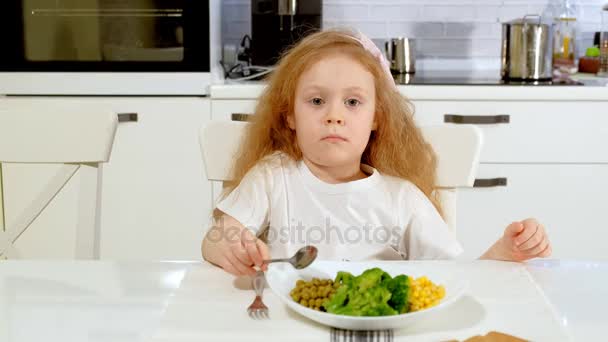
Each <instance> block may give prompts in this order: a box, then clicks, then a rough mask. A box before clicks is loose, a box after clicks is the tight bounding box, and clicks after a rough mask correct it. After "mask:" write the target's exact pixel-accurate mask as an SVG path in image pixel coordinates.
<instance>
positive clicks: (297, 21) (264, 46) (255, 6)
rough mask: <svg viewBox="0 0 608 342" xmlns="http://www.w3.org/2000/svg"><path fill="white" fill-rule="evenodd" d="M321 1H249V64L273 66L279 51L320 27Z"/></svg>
mask: <svg viewBox="0 0 608 342" xmlns="http://www.w3.org/2000/svg"><path fill="white" fill-rule="evenodd" d="M321 23H322V1H321V0H251V36H252V41H251V56H250V57H251V63H252V64H253V65H259V66H269V65H273V64H275V63H276V62H277V60H278V59H279V57H280V55H281V53H282V52H283V51H284V50H285V49H287V48H288V47H290V46H292V45H293V44H294V43H296V42H297V41H299V40H300V39H301V38H302V37H304V36H306V35H307V34H309V33H312V32H314V31H318V30H320V29H321Z"/></svg>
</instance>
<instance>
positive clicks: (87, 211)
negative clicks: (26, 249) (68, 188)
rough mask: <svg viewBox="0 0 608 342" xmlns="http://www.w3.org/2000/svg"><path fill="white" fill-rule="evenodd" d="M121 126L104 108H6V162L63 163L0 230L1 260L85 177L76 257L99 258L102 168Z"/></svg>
mask: <svg viewBox="0 0 608 342" xmlns="http://www.w3.org/2000/svg"><path fill="white" fill-rule="evenodd" d="M117 126H118V118H117V116H116V113H114V112H112V111H110V110H104V109H103V108H95V107H91V108H82V107H76V106H61V105H50V106H42V105H34V104H31V105H29V104H14V105H12V104H11V105H6V104H2V106H0V163H5V164H6V163H31V164H62V166H61V167H60V168H59V169H58V171H57V173H56V174H55V175H54V176H53V177H52V178H51V180H50V181H49V183H48V184H47V185H46V186H45V187H44V188H43V190H42V191H41V192H40V193H39V194H38V195H37V197H36V198H33V199H32V201H31V203H30V204H29V205H28V207H27V208H26V209H25V210H24V211H23V212H22V213H21V214H20V215H16V216H15V217H16V219H15V220H13V222H4V224H5V231H4V232H2V231H0V256H2V255H5V256H6V255H7V254H14V253H15V252H16V251H15V249H14V246H13V244H14V243H15V241H16V240H17V239H18V238H19V236H21V234H23V232H24V231H25V230H26V229H27V228H28V227H29V226H30V225H31V224H32V222H33V221H34V220H35V219H36V217H38V215H39V214H40V213H41V212H42V211H43V210H44V209H45V208H46V207H47V205H48V204H49V203H50V202H51V201H52V200H53V198H55V196H56V195H57V194H58V193H59V192H60V191H61V189H63V187H64V186H65V185H66V183H67V182H68V181H69V180H70V179H71V178H72V177H73V176H74V174H76V172H79V180H80V191H79V196H80V197H79V203H78V207H79V209H80V211H79V212H78V227H77V229H76V235H77V236H76V245H75V249H76V250H75V251H74V255H75V256H76V257H77V258H95V257H98V255H99V246H98V244H99V218H98V212H99V203H100V202H99V196H100V192H99V189H98V188H99V180H100V178H101V173H100V169H99V167H98V166H99V164H100V163H104V162H107V161H108V160H109V158H110V152H111V150H112V145H113V142H114V136H115V133H116V128H117ZM0 172H1V170H0ZM8 181H10V180H7V179H5V182H8ZM4 200H8V199H6V198H5V199H4ZM1 204H2V203H0V205H1ZM0 211H1V210H0ZM48 229H53V227H48Z"/></svg>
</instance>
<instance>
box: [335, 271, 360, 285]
mask: <svg viewBox="0 0 608 342" xmlns="http://www.w3.org/2000/svg"><path fill="white" fill-rule="evenodd" d="M354 278H355V277H354V276H353V275H352V274H350V273H348V272H344V271H340V272H338V274H337V275H336V279H335V280H334V283H336V284H343V285H348V286H350V285H351V284H352V282H353V279H354Z"/></svg>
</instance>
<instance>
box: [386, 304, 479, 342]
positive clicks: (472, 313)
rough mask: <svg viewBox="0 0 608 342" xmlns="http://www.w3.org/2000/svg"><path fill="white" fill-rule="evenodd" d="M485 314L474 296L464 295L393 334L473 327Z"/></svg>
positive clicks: (411, 333) (415, 333)
mask: <svg viewBox="0 0 608 342" xmlns="http://www.w3.org/2000/svg"><path fill="white" fill-rule="evenodd" d="M485 316H486V311H485V309H484V308H483V306H482V305H481V303H479V302H478V301H477V300H476V299H475V298H473V297H471V296H469V295H465V296H462V297H461V298H460V299H458V300H457V301H456V302H454V303H452V305H450V306H448V307H446V308H445V309H444V310H441V311H437V312H435V313H433V314H432V315H428V319H426V320H422V321H420V322H417V323H416V325H415V326H413V327H409V328H408V329H403V330H398V331H395V335H418V334H424V333H431V332H440V331H452V330H461V329H467V328H471V327H474V326H475V325H477V324H478V323H479V322H481V321H482V320H483V319H484V317H485Z"/></svg>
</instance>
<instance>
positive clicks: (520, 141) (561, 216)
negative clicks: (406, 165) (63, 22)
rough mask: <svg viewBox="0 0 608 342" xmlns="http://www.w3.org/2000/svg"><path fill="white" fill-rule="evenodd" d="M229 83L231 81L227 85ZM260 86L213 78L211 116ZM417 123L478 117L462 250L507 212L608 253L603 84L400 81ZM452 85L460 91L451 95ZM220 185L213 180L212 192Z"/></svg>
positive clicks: (479, 248) (560, 243) (464, 197)
mask: <svg viewBox="0 0 608 342" xmlns="http://www.w3.org/2000/svg"><path fill="white" fill-rule="evenodd" d="M231 87H233V88H234V89H230V88H231ZM261 89H262V86H259V87H257V88H256V87H254V86H252V85H245V86H242V87H240V86H230V85H225V86H218V87H216V88H215V89H214V88H213V87H212V89H211V94H212V105H211V108H212V119H213V120H230V119H231V114H233V113H237V114H247V113H248V114H251V113H253V111H254V108H255V104H256V98H257V96H258V95H259V94H260V92H261ZM400 90H401V91H402V93H403V94H404V95H406V96H408V97H409V98H410V100H411V101H412V103H413V104H414V108H415V114H414V115H415V116H414V118H415V121H416V122H417V123H418V124H421V125H426V124H437V125H439V124H460V123H472V124H476V125H478V126H479V127H480V128H481V129H482V131H483V133H484V146H483V148H482V153H481V156H480V166H479V169H478V174H477V181H476V186H475V187H472V188H463V189H459V191H458V199H457V208H458V209H457V227H456V233H457V235H458V237H459V239H460V241H461V242H462V243H463V245H464V247H465V253H464V254H463V256H462V257H463V258H476V257H478V256H479V255H481V254H482V253H483V252H484V251H485V250H486V249H487V248H488V247H489V246H490V245H491V244H492V243H493V242H494V241H495V240H496V239H498V238H499V237H500V236H501V234H502V232H503V230H504V228H506V226H507V225H509V224H510V223H511V222H512V221H515V220H521V219H524V218H528V217H535V218H537V219H538V220H539V221H541V222H542V223H543V224H545V226H546V228H547V230H548V231H549V236H550V238H551V241H552V243H553V246H554V248H553V257H556V258H600V259H608V249H606V248H603V242H604V241H605V240H606V239H608V233H606V232H608V226H607V225H608V224H606V220H605V218H604V216H605V214H603V213H605V212H606V211H607V210H608V204H606V201H605V200H603V196H604V194H605V193H608V153H606V146H608V116H607V115H606V110H605V108H607V107H608V96H607V95H608V93H607V92H605V89H600V88H597V87H595V88H594V87H591V88H585V89H583V88H582V87H565V88H562V87H502V86H488V87H483V86H478V87H464V86H454V87H450V86H406V87H400ZM454 94H458V95H457V96H456V95H454ZM219 190H221V187H220V186H219V185H214V195H216V194H217V193H218V191H219Z"/></svg>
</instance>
